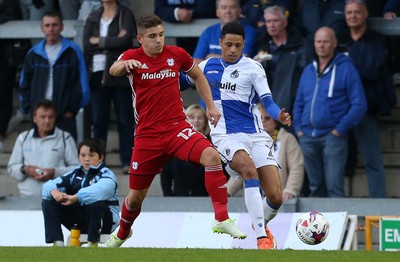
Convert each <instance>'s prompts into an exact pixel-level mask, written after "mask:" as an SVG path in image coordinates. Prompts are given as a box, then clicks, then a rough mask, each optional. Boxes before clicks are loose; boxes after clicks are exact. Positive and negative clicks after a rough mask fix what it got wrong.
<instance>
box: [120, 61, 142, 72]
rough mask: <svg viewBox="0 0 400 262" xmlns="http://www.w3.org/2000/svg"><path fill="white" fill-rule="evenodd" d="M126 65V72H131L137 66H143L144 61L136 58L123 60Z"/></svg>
mask: <svg viewBox="0 0 400 262" xmlns="http://www.w3.org/2000/svg"><path fill="white" fill-rule="evenodd" d="M122 62H123V63H124V65H125V69H126V72H130V71H131V70H133V69H135V68H141V67H142V63H141V62H139V61H137V60H135V59H131V60H126V61H122Z"/></svg>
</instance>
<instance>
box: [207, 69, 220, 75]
mask: <svg viewBox="0 0 400 262" xmlns="http://www.w3.org/2000/svg"><path fill="white" fill-rule="evenodd" d="M208 74H218V71H217V70H210V71H207V75H208Z"/></svg>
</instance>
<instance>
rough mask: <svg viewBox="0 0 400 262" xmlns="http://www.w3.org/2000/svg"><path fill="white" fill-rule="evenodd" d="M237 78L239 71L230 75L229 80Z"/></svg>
mask: <svg viewBox="0 0 400 262" xmlns="http://www.w3.org/2000/svg"><path fill="white" fill-rule="evenodd" d="M238 77H239V71H238V70H237V69H236V70H235V71H233V72H232V73H231V78H238Z"/></svg>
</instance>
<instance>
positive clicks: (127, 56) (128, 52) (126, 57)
mask: <svg viewBox="0 0 400 262" xmlns="http://www.w3.org/2000/svg"><path fill="white" fill-rule="evenodd" d="M133 57H134V50H133V49H129V50H126V51H125V52H123V53H122V54H121V55H120V56H119V57H118V59H117V60H123V61H126V60H129V59H133Z"/></svg>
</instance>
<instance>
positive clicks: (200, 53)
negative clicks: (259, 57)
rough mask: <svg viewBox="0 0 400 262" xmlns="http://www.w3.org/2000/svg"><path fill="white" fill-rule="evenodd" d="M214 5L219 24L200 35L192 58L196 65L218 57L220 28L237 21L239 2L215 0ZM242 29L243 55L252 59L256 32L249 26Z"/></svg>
mask: <svg viewBox="0 0 400 262" xmlns="http://www.w3.org/2000/svg"><path fill="white" fill-rule="evenodd" d="M216 5H217V10H216V13H217V17H218V19H219V21H220V22H219V23H218V24H215V25H211V26H209V27H207V28H206V29H205V30H204V31H203V33H201V35H200V38H199V42H198V43H197V46H196V50H195V52H194V54H193V58H194V59H195V60H196V62H197V63H200V62H201V61H203V60H205V59H208V58H210V57H220V56H221V46H220V45H219V38H220V37H221V29H222V27H223V26H224V25H225V24H227V23H229V22H233V21H239V16H240V12H241V10H240V5H239V0H217V2H216ZM243 27H244V30H245V34H246V42H245V46H244V48H243V53H244V54H245V55H246V56H249V57H253V56H254V55H255V54H256V52H257V46H256V32H257V31H256V29H255V28H253V27H252V26H251V25H247V24H243Z"/></svg>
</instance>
